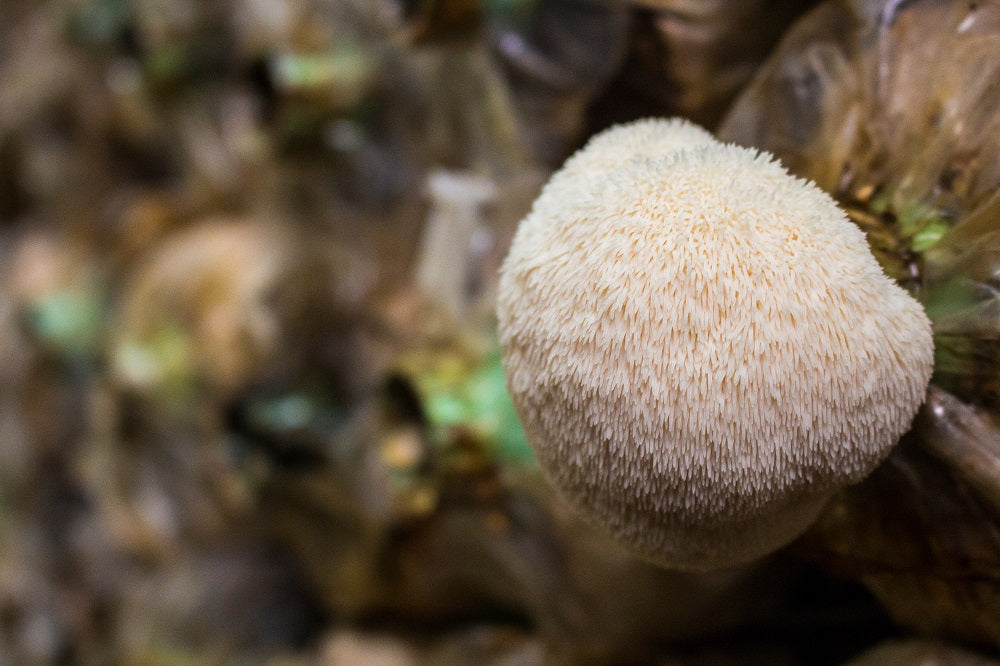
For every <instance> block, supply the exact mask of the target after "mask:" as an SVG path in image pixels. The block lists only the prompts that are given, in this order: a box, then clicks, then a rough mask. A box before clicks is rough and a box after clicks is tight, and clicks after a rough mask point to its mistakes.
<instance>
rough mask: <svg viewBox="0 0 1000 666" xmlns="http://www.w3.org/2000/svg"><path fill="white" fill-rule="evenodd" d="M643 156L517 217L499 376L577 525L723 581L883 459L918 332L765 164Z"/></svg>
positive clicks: (806, 196) (923, 366)
mask: <svg viewBox="0 0 1000 666" xmlns="http://www.w3.org/2000/svg"><path fill="white" fill-rule="evenodd" d="M612 131H614V132H617V133H618V135H619V136H620V137H622V136H628V132H627V129H626V130H623V129H622V128H617V129H616V130H612ZM592 145H595V142H593V141H592V142H591V143H590V144H588V147H587V148H585V149H584V150H587V149H589V148H590V146H592ZM596 145H600V142H598V143H597V144H596ZM633 146H634V144H633ZM605 148H607V147H605ZM629 150H632V148H627V147H626V149H625V152H628V151H629ZM643 152H644V151H636V154H634V155H633V156H632V157H631V158H628V157H626V158H625V159H619V160H616V161H614V164H613V165H612V166H611V167H610V168H607V169H605V170H603V171H599V172H595V173H594V174H593V177H587V178H580V179H578V180H577V181H576V182H577V186H576V187H573V181H571V180H570V179H567V180H566V181H565V183H564V184H562V185H560V186H559V188H558V193H559V194H560V195H561V196H554V195H549V194H546V193H543V195H542V196H540V197H539V199H538V200H537V201H536V202H535V205H534V207H533V208H532V211H531V212H530V213H529V214H528V216H527V217H526V218H525V219H524V220H523V221H522V222H521V226H520V227H519V229H518V232H517V234H516V236H515V238H514V242H513V245H512V247H511V250H510V254H509V255H508V257H507V259H506V261H505V263H504V265H503V269H502V272H501V279H500V288H499V297H498V317H499V327H500V339H501V347H502V350H503V360H504V367H505V370H506V373H507V381H508V386H509V388H510V391H511V394H512V396H513V398H514V402H515V405H516V407H517V410H518V414H519V416H520V418H521V420H522V422H523V424H524V426H525V429H526V432H527V434H528V438H529V440H530V441H531V443H532V445H533V446H534V448H535V451H536V453H537V455H538V458H539V460H540V462H541V465H542V467H543V469H544V470H545V472H546V474H547V475H548V476H549V478H550V479H551V481H552V482H553V484H554V485H555V486H556V487H557V488H558V489H559V490H560V491H561V493H562V494H563V495H564V496H565V497H566V498H567V499H568V501H569V502H570V503H571V504H572V505H574V506H575V507H576V508H577V509H578V510H579V511H580V512H582V513H583V514H584V516H586V517H587V518H589V519H590V520H591V521H592V522H595V523H597V524H598V525H600V526H603V527H604V528H605V529H606V530H608V531H610V532H611V533H612V534H613V535H614V536H616V537H617V538H618V539H619V540H620V541H621V542H622V543H624V544H625V545H627V546H629V547H630V548H631V549H632V550H634V551H635V552H637V553H638V554H640V555H641V556H643V557H645V558H647V559H650V560H652V561H654V562H658V563H660V564H662V565H665V566H670V567H674V568H681V569H711V568H717V567H724V566H728V565H733V564H737V563H740V562H745V561H747V560H750V559H753V558H756V557H758V556H761V555H764V554H766V553H768V552H771V551H773V550H775V549H777V548H779V547H781V546H782V545H784V544H786V543H787V542H789V541H790V540H791V539H793V538H794V537H795V536H797V535H798V534H800V533H801V532H802V531H803V530H804V529H805V528H806V527H807V526H808V525H809V523H810V522H812V521H813V519H814V518H815V517H816V515H817V514H818V513H819V511H820V510H821V509H822V507H823V505H824V503H825V502H826V500H827V499H828V498H829V497H830V496H831V495H832V494H833V493H834V492H835V491H836V490H837V489H838V488H840V487H842V486H844V485H847V484H850V483H853V482H856V481H858V480H860V479H861V478H863V477H864V476H866V475H867V474H868V473H870V472H871V471H872V469H873V468H874V467H875V466H877V465H878V463H879V462H880V461H881V460H882V459H883V458H884V457H885V456H886V455H887V454H888V452H889V450H890V449H891V448H892V446H893V445H894V444H895V443H896V441H897V440H898V439H899V437H900V436H901V435H902V434H903V433H904V432H905V431H906V430H907V428H908V427H909V425H910V422H911V420H912V419H913V416H914V414H915V413H916V411H917V408H918V407H919V406H920V404H921V402H922V401H923V397H924V392H925V389H926V387H927V384H928V381H929V378H930V373H931V367H932V356H933V343H932V340H931V330H930V322H929V321H928V319H927V317H926V315H925V314H924V312H923V310H922V309H921V307H920V305H919V304H918V303H917V302H916V301H915V300H914V299H913V298H911V297H910V296H909V295H908V294H907V293H906V292H905V291H904V290H903V289H901V288H900V287H899V286H897V285H896V284H895V283H894V282H893V281H892V280H890V279H889V278H888V277H886V276H885V274H884V273H883V272H882V269H881V268H880V267H879V265H878V263H877V262H876V261H875V259H874V258H873V256H872V254H871V252H870V251H869V249H868V245H867V243H866V241H865V236H864V234H863V233H862V232H861V231H860V230H859V229H858V228H857V227H855V226H854V225H853V224H852V223H851V222H849V221H848V219H847V218H846V217H845V215H844V214H843V213H842V212H841V211H840V210H839V209H838V208H837V206H836V204H835V203H834V201H833V200H832V199H831V198H830V197H829V196H828V195H826V194H825V193H824V192H822V191H821V190H819V189H818V188H817V187H816V186H815V185H813V184H812V183H809V182H806V181H803V180H800V179H796V178H794V177H792V176H790V175H788V174H787V172H786V171H785V170H784V169H783V168H782V167H781V165H780V164H779V163H778V162H777V161H775V160H774V159H773V158H772V157H771V156H770V155H767V154H763V153H760V152H758V151H754V150H749V149H746V148H740V147H737V146H732V145H723V144H719V143H716V142H714V141H712V142H707V143H706V142H700V143H698V142H696V145H694V146H693V147H690V148H687V149H680V150H675V151H673V152H669V151H668V153H667V154H666V155H664V156H662V157H649V156H648V154H649V153H648V152H647V153H645V154H642V153H643ZM583 162H585V160H584V159H583V158H582V157H580V158H573V159H571V160H570V163H569V164H573V165H579V164H581V163H583ZM600 162H601V160H597V163H598V164H599V163H600ZM574 168H575V167H574ZM557 177H558V175H557Z"/></svg>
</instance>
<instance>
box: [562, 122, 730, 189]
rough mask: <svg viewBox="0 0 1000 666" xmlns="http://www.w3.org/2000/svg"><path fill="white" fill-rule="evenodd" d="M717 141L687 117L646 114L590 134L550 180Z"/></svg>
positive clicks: (603, 171) (581, 174)
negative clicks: (664, 116)
mask: <svg viewBox="0 0 1000 666" xmlns="http://www.w3.org/2000/svg"><path fill="white" fill-rule="evenodd" d="M713 143H716V141H715V137H713V136H712V135H711V134H710V133H709V132H708V131H707V130H705V129H703V128H701V127H699V126H698V125H695V124H694V123H692V122H690V121H687V120H684V119H683V118H644V119H642V120H636V121H633V122H631V123H624V124H621V125H612V126H611V127H609V128H608V129H606V130H603V131H601V132H598V133H597V134H595V135H594V136H592V137H590V139H589V140H588V141H587V143H586V145H585V146H584V147H583V148H581V149H580V150H578V151H576V152H575V153H573V155H571V156H570V157H569V159H567V160H566V163H565V164H563V166H562V168H561V169H559V171H558V172H557V173H556V174H554V175H553V177H552V179H551V180H550V181H549V183H550V185H551V184H552V183H553V182H559V181H560V180H562V179H563V178H566V177H576V176H592V175H599V174H601V173H605V172H607V171H610V170H611V169H614V168H615V167H619V166H621V165H622V164H625V163H626V162H628V161H630V160H632V159H634V158H637V157H647V158H648V157H662V156H664V155H667V154H669V153H673V152H676V151H678V150H682V149H685V148H692V147H695V146H706V145H709V144H713Z"/></svg>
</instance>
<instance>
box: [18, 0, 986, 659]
mask: <svg viewBox="0 0 1000 666" xmlns="http://www.w3.org/2000/svg"><path fill="white" fill-rule="evenodd" d="M737 5H738V6H737ZM973 5H974V6H973ZM813 7H815V9H814V10H813V11H812V12H811V13H807V12H809V11H810V9H811V8H813ZM997 14H998V9H997V6H996V4H995V3H994V2H980V3H973V4H970V3H964V2H952V1H950V0H946V1H939V0H935V1H934V2H931V1H930V0H926V1H925V0H921V1H917V2H907V3H898V2H887V1H875V0H870V1H868V2H862V1H861V0H857V1H855V2H846V0H845V1H841V0H828V1H827V2H821V3H820V2H805V3H802V2H790V1H788V0H759V1H757V0H755V1H753V2H744V3H735V4H734V3H722V2H698V3H695V2H687V1H674V0H656V1H655V2H654V1H653V0H631V1H626V2H622V1H620V0H223V1H220V2H211V3H201V2H191V1H188V0H180V1H176V2H170V3H162V2H133V1H131V0H54V1H52V2H46V3H34V2H28V1H27V0H7V1H5V2H2V3H0V283H2V286H0V331H2V333H0V352H2V353H0V530H2V534H3V538H2V539H0V662H3V663H226V662H241V663H275V664H277V663H282V664H284V663H330V664H356V663H371V662H372V661H373V660H375V659H378V658H382V659H394V660H396V661H397V662H398V663H438V664H440V663H455V664H467V663H490V662H498V663H525V664H532V663H545V664H549V663H568V664H576V663H741V664H745V663H762V664H764V663H766V664H774V663H786V664H794V663H837V662H840V661H843V660H846V659H849V658H851V657H854V656H857V655H860V654H861V653H862V652H864V651H866V650H869V649H871V648H873V647H874V646H875V645H876V644H877V643H879V642H881V641H884V640H888V639H899V640H896V641H895V642H894V643H893V644H891V645H889V646H887V648H886V649H894V650H897V651H898V650H900V649H901V650H903V652H902V654H916V652H912V650H924V652H927V651H930V653H933V654H948V655H956V654H960V655H966V654H968V653H969V652H970V651H975V650H979V651H983V652H989V651H990V650H992V651H993V652H994V654H995V652H996V650H997V649H998V647H1000V639H998V638H997V629H996V626H995V621H994V618H996V617H1000V612H997V607H996V596H995V590H996V580H997V577H996V562H997V561H998V557H997V552H998V545H997V544H998V543H1000V540H998V539H997V538H996V534H997V530H996V525H997V512H996V510H995V507H996V502H995V501H994V500H995V499H996V488H997V484H996V482H995V477H994V476H993V475H992V474H991V470H992V469H994V468H995V461H996V458H997V455H996V451H997V449H996V445H995V442H994V438H995V437H996V425H995V423H994V420H995V413H996V409H995V402H996V390H995V389H996V373H995V372H994V371H993V368H994V365H995V363H994V361H995V354H994V353H993V352H994V351H995V350H994V346H995V345H994V342H995V340H994V338H995V337H996V336H994V335H993V334H992V333H991V331H993V330H994V329H995V328H996V327H995V321H994V319H995V318H991V313H992V312H993V309H992V308H993V306H992V300H991V299H992V295H991V294H992V293H993V292H992V291H991V289H992V287H991V285H992V281H991V280H992V279H993V278H992V277H991V276H992V268H991V267H992V266H993V263H994V262H993V259H994V254H995V252H994V249H995V248H994V245H995V243H993V242H992V240H991V239H992V234H993V233H994V226H995V223H996V219H997V215H996V200H997V198H996V191H997V179H996V178H995V176H996V173H997V171H996V164H995V160H994V159H993V157H995V155H996V153H997V151H996V146H995V145H994V143H995V139H996V137H997V136H998V134H997V132H995V131H993V130H995V129H996V128H995V123H996V118H997V113H996V109H997V108H998V107H997V105H998V100H997V88H996V86H995V85H993V83H992V82H993V81H994V80H995V78H996V71H995V66H996V62H998V61H1000V58H998V57H996V56H997V53H996V44H997V36H998V35H1000V23H998V18H997ZM793 24H794V25H793ZM789 29H790V32H789ZM785 34H787V37H785V38H784V39H783V38H782V35H785ZM779 42H780V45H779ZM775 49H777V50H775ZM765 61H766V62H765ZM909 63H920V66H919V67H918V66H916V65H911V64H909ZM762 65H763V67H761V66H762ZM919 72H926V76H927V77H929V78H921V77H922V76H925V75H924V74H918V73H919ZM928 81H930V82H931V84H928V83H927V82H928ZM748 84H749V87H746V86H747V85H748ZM737 98H738V100H737ZM734 100H737V101H736V104H735V106H731V104H732V103H733V101H734ZM730 109H731V110H730ZM676 115H680V116H684V117H686V118H689V119H692V120H694V121H697V122H699V123H701V124H702V125H704V126H706V127H707V128H708V129H710V130H713V131H714V130H715V129H716V128H717V126H720V125H719V123H720V122H721V135H722V137H723V138H724V139H726V140H729V141H737V142H741V143H748V144H752V145H756V146H759V147H762V148H766V149H769V150H771V151H772V152H774V153H775V154H777V155H778V156H779V157H780V158H781V159H782V160H783V161H784V162H785V163H786V164H788V165H789V166H790V167H791V168H792V169H793V171H794V172H795V173H797V174H800V175H806V176H809V177H812V178H814V179H815V180H817V182H819V183H820V185H821V186H822V187H823V188H824V189H826V190H827V191H828V192H830V193H831V194H832V195H833V196H835V197H836V198H837V199H838V200H839V201H840V202H841V203H842V204H844V205H845V206H846V208H847V210H848V212H849V214H850V215H851V219H852V220H853V221H855V222H856V223H857V224H858V225H859V226H861V227H862V228H863V229H864V230H865V231H866V232H867V234H868V238H869V240H870V243H871V245H872V250H873V253H874V254H875V255H876V257H878V258H879V260H880V261H881V262H882V263H883V265H884V266H885V268H886V270H887V271H888V272H889V274H890V275H891V276H892V277H893V278H895V279H896V280H897V281H899V282H900V283H901V284H903V285H904V286H905V287H906V288H907V289H909V290H910V291H911V293H913V294H914V295H915V296H916V297H917V298H918V299H920V300H921V302H922V303H923V304H924V305H925V307H926V308H927V310H928V312H929V313H930V315H931V318H932V319H933V320H934V325H935V334H936V336H937V338H936V344H937V347H938V349H939V350H942V351H940V352H939V353H938V357H937V358H936V359H935V361H936V365H935V378H934V383H935V386H936V388H934V389H933V391H932V393H931V394H930V401H929V402H928V407H927V408H925V409H924V410H923V411H922V413H921V415H920V416H919V418H918V421H917V424H918V425H917V427H916V429H915V430H914V432H913V433H912V435H910V436H909V437H908V438H907V439H906V441H905V442H904V444H903V448H902V449H901V450H900V452H899V453H898V454H893V456H892V457H890V459H889V462H888V464H887V465H885V466H883V467H882V468H880V469H879V470H878V471H877V472H876V474H875V476H874V477H872V479H871V480H870V481H869V482H866V483H865V484H862V485H861V486H859V487H857V488H855V489H853V490H851V491H848V492H846V493H844V494H841V495H838V496H837V497H836V498H835V499H834V503H833V504H832V505H831V507H830V510H829V511H828V512H826V513H825V514H824V515H823V517H822V518H821V520H820V523H819V524H818V526H817V528H816V529H814V530H812V531H810V532H807V533H806V535H805V536H804V538H803V539H802V540H800V541H798V542H796V543H795V544H793V546H792V547H791V549H789V550H785V551H783V552H781V553H779V554H777V555H775V556H774V557H771V558H768V559H766V560H764V561H762V562H760V563H759V564H756V565H753V566H749V567H745V568H740V569H736V570H732V571H725V572H717V573H715V574H712V575H708V576H700V575H690V574H677V573H668V572H665V571H663V570H660V569H657V568H655V567H651V566H649V565H645V564H642V563H640V562H639V561H637V560H636V559H634V558H632V557H631V556H630V555H628V554H627V553H625V552H624V551H622V550H621V549H620V548H618V547H617V546H615V545H614V544H613V543H611V542H609V541H607V540H606V539H605V538H604V537H602V536H601V535H600V534H598V533H596V532H594V531H592V530H591V529H590V528H588V527H586V526H585V525H582V524H580V523H579V522H578V520H577V519H576V518H574V516H573V514H572V513H570V512H569V511H568V510H567V509H566V508H565V507H564V506H563V505H562V504H561V503H560V501H559V500H558V499H557V498H556V497H555V496H554V494H553V493H552V492H551V491H550V490H549V489H548V487H547V485H546V484H545V483H544V482H543V481H542V480H541V476H540V471H539V469H538V466H537V463H536V462H535V459H534V457H533V455H532V453H531V450H530V447H528V446H527V443H526V441H525V437H524V433H523V431H522V430H521V428H520V425H519V423H518V419H517V418H516V415H515V413H514V410H513V406H512V403H511V401H510V398H509V396H508V394H507V392H506V389H505V382H504V376H503V372H502V370H501V367H500V362H499V352H498V348H497V341H496V333H495V322H494V320H493V316H492V314H491V313H492V312H493V302H494V299H495V295H496V289H497V279H496V276H497V270H498V268H499V265H500V262H501V259H502V257H503V256H504V255H505V254H506V251H507V248H508V247H509V245H510V242H511V238H512V236H513V233H514V228H515V226H516V224H517V222H518V221H519V220H520V219H521V218H523V217H524V215H525V213H526V212H527V211H528V209H529V208H530V205H531V202H532V201H533V200H534V199H535V198H536V196H537V195H538V192H539V190H540V188H541V186H542V183H543V182H544V181H545V179H546V177H547V176H548V174H549V173H550V172H551V171H552V169H553V168H555V166H557V165H558V164H559V163H560V162H561V161H562V160H563V159H564V158H565V157H566V156H567V155H569V154H571V153H572V152H573V151H574V150H575V149H577V148H578V147H579V146H581V145H583V144H584V143H585V142H586V140H587V138H588V137H589V136H590V135H592V134H594V133H596V132H597V131H598V130H601V129H603V128H605V127H606V126H608V125H610V124H611V123H612V122H617V121H625V120H631V119H634V118H638V117H644V116H676ZM723 118H724V120H722V119H723ZM755 119H757V120H755ZM759 119H767V122H760V121H759ZM928 137H930V140H927V139H928ZM991 156H992V157H991ZM845 165H846V167H847V168H845ZM872 507H877V511H872V510H871V509H872ZM887 525H888V526H891V529H887V528H886V526H887ZM915 636H921V637H923V638H921V639H919V640H920V641H921V642H920V643H914V642H913V641H912V640H910V639H913V638H914V637H915ZM845 637H846V638H845ZM904 641H905V642H904ZM948 642H961V643H963V644H964V646H963V647H953V646H949V645H948ZM900 645H902V648H900V647H898V646H900ZM914 646H916V647H914ZM907 650H911V652H907ZM897 653H898V652H897ZM874 654H876V655H879V654H884V653H881V652H875V653H874Z"/></svg>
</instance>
